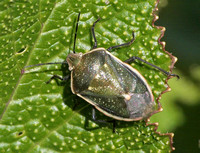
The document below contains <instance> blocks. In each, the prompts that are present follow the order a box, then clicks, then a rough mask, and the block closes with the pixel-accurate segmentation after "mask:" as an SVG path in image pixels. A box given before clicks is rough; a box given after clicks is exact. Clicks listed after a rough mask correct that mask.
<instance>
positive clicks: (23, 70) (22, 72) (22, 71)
mask: <svg viewBox="0 0 200 153" xmlns="http://www.w3.org/2000/svg"><path fill="white" fill-rule="evenodd" d="M52 64H67V62H54V63H40V64H35V65H28V66H25V67H24V68H23V69H22V70H21V74H24V73H25V69H26V68H29V67H36V66H41V65H52Z"/></svg>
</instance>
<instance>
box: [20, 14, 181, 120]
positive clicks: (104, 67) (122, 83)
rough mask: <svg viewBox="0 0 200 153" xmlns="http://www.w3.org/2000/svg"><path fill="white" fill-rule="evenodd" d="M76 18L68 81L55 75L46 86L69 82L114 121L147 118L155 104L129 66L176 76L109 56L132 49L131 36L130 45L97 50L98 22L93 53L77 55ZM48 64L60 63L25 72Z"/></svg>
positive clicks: (134, 71) (131, 60)
mask: <svg viewBox="0 0 200 153" xmlns="http://www.w3.org/2000/svg"><path fill="white" fill-rule="evenodd" d="M79 18H80V13H79V15H78V19H77V24H76V31H75V36H74V47H73V53H71V54H69V55H68V56H67V59H66V62H64V63H65V64H68V66H69V70H70V71H71V77H70V75H67V76H65V77H64V78H62V77H60V76H57V75H54V76H52V77H51V79H50V80H49V81H48V82H47V83H49V82H50V81H51V80H52V79H54V78H58V79H60V80H68V79H70V78H71V90H72V93H73V94H76V95H77V96H79V97H81V98H82V99H84V100H85V101H87V102H88V103H90V104H91V105H93V106H94V108H96V109H98V110H99V111H100V112H102V113H103V114H105V115H107V116H109V117H111V118H113V119H116V120H121V121H137V120H142V119H146V118H148V117H150V115H151V114H152V113H153V112H154V111H156V103H155V101H154V97H153V94H152V91H151V89H150V87H149V85H148V83H147V81H146V80H145V79H144V77H143V76H142V75H141V74H140V73H139V72H138V71H137V70H136V69H134V68H133V67H131V66H130V65H129V64H130V63H132V62H134V61H135V60H140V61H142V62H144V63H146V64H148V65H151V66H152V67H154V68H156V69H158V70H160V71H162V72H163V73H165V74H166V75H168V76H176V77H179V76H178V75H176V74H171V73H169V72H167V71H165V70H163V69H161V68H159V67H157V66H155V65H153V64H151V63H149V62H146V61H144V60H143V59H141V58H139V57H136V56H133V57H131V58H129V59H127V60H126V61H124V62H122V61H121V60H120V59H118V58H117V57H115V56H113V55H112V54H111V53H110V51H111V50H112V49H113V48H119V47H124V46H129V45H131V44H132V43H133V42H134V33H132V35H133V38H132V39H131V41H130V42H127V43H124V44H121V45H117V46H112V47H109V48H108V49H105V48H97V40H96V37H95V31H94V27H95V25H96V23H97V22H98V21H99V20H100V18H99V19H98V20H97V21H96V22H94V24H93V26H92V28H91V30H92V36H93V38H94V46H93V49H92V50H91V51H89V52H88V53H85V54H83V53H76V52H75V44H76V35H77V30H78V21H79ZM62 63H63V62H62ZM47 64H61V63H43V64H37V65H30V66H26V67H25V68H27V67H32V66H39V65H47ZM23 71H24V70H23ZM93 119H94V120H96V116H95V109H93Z"/></svg>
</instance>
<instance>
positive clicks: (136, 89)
mask: <svg viewBox="0 0 200 153" xmlns="http://www.w3.org/2000/svg"><path fill="white" fill-rule="evenodd" d="M67 62H68V65H69V69H70V70H71V89H72V92H73V93H74V94H76V95H78V96H79V97H81V98H83V99H85V100H86V101H87V102H89V103H90V104H92V105H94V106H95V107H96V108H97V109H98V110H99V111H101V112H103V113H104V114H105V115H107V116H109V117H112V118H114V119H117V120H124V121H135V120H141V119H143V118H146V117H149V115H150V114H151V113H152V112H153V111H155V109H156V107H155V106H156V103H155V101H154V99H153V95H152V92H151V89H150V87H149V85H148V84H147V82H146V81H145V79H144V78H143V77H142V75H141V74H140V73H139V72H138V71H137V70H135V69H134V68H132V67H131V66H130V65H128V64H126V63H124V62H122V61H121V60H119V59H118V58H116V57H115V56H113V55H112V54H111V53H109V52H108V51H106V50H105V49H104V48H97V49H93V50H92V51H90V52H88V53H86V54H82V53H77V54H69V55H68V57H67Z"/></svg>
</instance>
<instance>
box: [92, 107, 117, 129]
mask: <svg viewBox="0 0 200 153" xmlns="http://www.w3.org/2000/svg"><path fill="white" fill-rule="evenodd" d="M92 119H93V121H95V122H99V123H113V133H115V127H116V120H111V121H106V120H97V119H96V108H95V107H94V106H93V108H92Z"/></svg>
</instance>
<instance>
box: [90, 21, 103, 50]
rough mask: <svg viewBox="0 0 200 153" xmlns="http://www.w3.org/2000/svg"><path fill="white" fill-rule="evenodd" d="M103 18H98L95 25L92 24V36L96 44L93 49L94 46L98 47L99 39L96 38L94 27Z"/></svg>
mask: <svg viewBox="0 0 200 153" xmlns="http://www.w3.org/2000/svg"><path fill="white" fill-rule="evenodd" d="M100 19H101V18H98V19H97V20H96V21H95V22H94V23H93V25H92V28H91V29H92V36H93V38H94V46H93V49H94V48H97V39H96V37H95V32H94V27H95V25H96V23H97V22H98V21H99V20H100Z"/></svg>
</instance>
